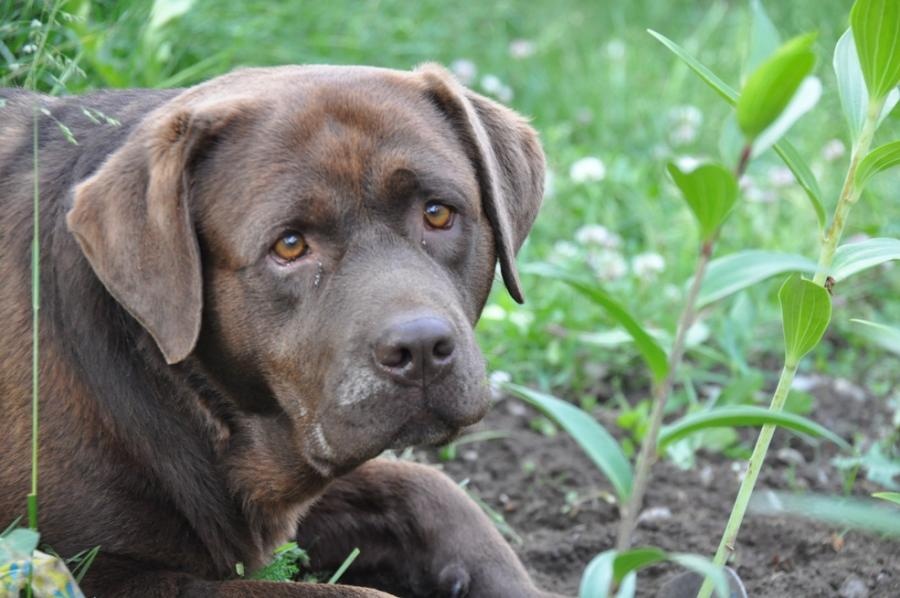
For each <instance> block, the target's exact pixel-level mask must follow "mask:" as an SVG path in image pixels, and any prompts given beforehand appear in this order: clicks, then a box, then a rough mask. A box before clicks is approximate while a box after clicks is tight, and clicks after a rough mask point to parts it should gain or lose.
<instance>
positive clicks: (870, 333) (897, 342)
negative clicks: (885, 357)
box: [850, 318, 900, 355]
mask: <svg viewBox="0 0 900 598" xmlns="http://www.w3.org/2000/svg"><path fill="white" fill-rule="evenodd" d="M850 321H851V322H853V323H854V324H860V325H861V326H862V328H860V334H862V336H864V337H866V338H867V339H868V340H870V341H872V342H873V343H875V344H876V345H878V346H879V347H881V348H882V349H885V350H887V351H890V352H891V353H894V354H895V355H900V329H898V328H891V327H890V326H885V325H884V324H878V323H876V322H869V321H868V320H858V319H856V318H853V319H851V320H850Z"/></svg>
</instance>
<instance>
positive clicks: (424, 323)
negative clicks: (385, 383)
mask: <svg viewBox="0 0 900 598" xmlns="http://www.w3.org/2000/svg"><path fill="white" fill-rule="evenodd" d="M454 350H455V341H454V334H453V327H452V326H451V324H450V322H448V321H447V320H446V319H444V318H441V317H437V316H425V317H418V318H412V319H409V320H401V321H394V322H392V323H391V324H389V325H388V326H387V327H386V328H385V329H384V330H383V331H382V332H381V335H380V336H379V337H378V339H377V341H376V342H375V346H374V357H375V362H376V364H377V365H378V366H379V367H381V368H382V369H383V370H385V371H386V373H388V374H390V375H391V376H392V377H393V378H396V379H398V380H401V381H404V382H412V383H415V382H420V381H422V379H423V376H424V378H425V380H426V381H429V380H432V379H433V378H434V376H436V375H438V374H439V373H441V372H442V371H446V370H447V369H448V368H449V367H450V365H451V364H452V362H453V352H454Z"/></svg>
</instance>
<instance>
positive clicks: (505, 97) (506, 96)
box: [494, 85, 515, 104]
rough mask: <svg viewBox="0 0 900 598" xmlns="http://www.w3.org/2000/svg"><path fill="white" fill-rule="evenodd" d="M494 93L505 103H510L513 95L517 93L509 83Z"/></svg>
mask: <svg viewBox="0 0 900 598" xmlns="http://www.w3.org/2000/svg"><path fill="white" fill-rule="evenodd" d="M494 95H495V96H496V97H497V99H498V100H500V101H501V102H503V103H504V104H508V103H509V102H512V99H513V95H515V94H513V90H512V87H510V86H509V85H504V86H503V87H501V88H500V89H498V90H497V93H495V94H494Z"/></svg>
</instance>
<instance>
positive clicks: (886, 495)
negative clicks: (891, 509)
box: [872, 492, 900, 506]
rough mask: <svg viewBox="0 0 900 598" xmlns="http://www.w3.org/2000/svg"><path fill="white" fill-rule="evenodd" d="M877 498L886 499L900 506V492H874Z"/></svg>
mask: <svg viewBox="0 0 900 598" xmlns="http://www.w3.org/2000/svg"><path fill="white" fill-rule="evenodd" d="M872 496H874V497H875V498H880V499H881V500H886V501H889V502H892V503H894V504H895V505H898V506H900V492H876V493H875V494H873V495H872Z"/></svg>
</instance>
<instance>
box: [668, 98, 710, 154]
mask: <svg viewBox="0 0 900 598" xmlns="http://www.w3.org/2000/svg"><path fill="white" fill-rule="evenodd" d="M666 117H667V119H668V121H669V126H670V127H671V129H670V131H669V141H670V142H671V143H672V145H686V144H688V143H691V142H693V141H694V140H695V139H697V132H698V131H699V129H700V125H702V124H703V113H702V112H701V111H700V109H699V108H697V107H696V106H691V105H689V104H688V105H684V106H675V107H673V108H671V109H669V111H668V113H667V115H666Z"/></svg>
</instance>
